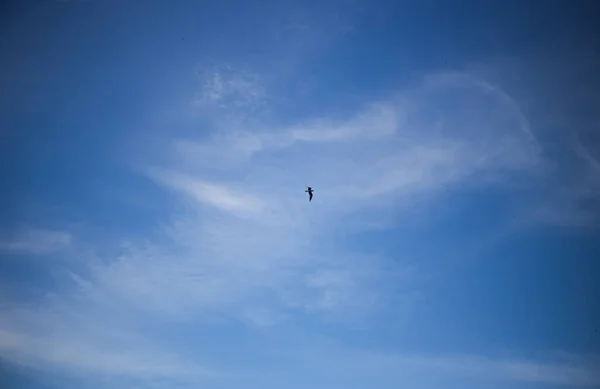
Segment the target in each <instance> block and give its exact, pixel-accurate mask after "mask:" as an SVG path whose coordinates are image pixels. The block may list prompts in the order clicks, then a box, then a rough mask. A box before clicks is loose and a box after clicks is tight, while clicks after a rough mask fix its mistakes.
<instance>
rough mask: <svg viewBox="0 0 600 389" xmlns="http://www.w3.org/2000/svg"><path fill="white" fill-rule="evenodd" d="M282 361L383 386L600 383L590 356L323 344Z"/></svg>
mask: <svg viewBox="0 0 600 389" xmlns="http://www.w3.org/2000/svg"><path fill="white" fill-rule="evenodd" d="M282 357H283V355H282ZM287 357H290V358H291V360H292V361H294V363H298V364H301V365H302V366H304V367H305V368H307V369H311V370H312V371H313V374H319V373H321V374H326V375H331V376H337V375H340V376H344V377H345V378H346V379H348V380H349V381H352V380H355V379H359V378H360V379H370V380H373V381H372V382H377V383H379V381H381V385H383V387H386V385H389V384H390V383H391V382H393V383H397V382H403V383H405V384H407V385H417V384H419V385H423V382H424V381H427V378H431V377H438V378H439V379H440V382H443V380H445V379H449V378H450V379H451V378H467V379H469V378H470V379H479V380H481V379H484V380H494V381H496V382H501V383H502V382H503V383H506V384H508V383H509V382H512V383H513V384H515V383H519V382H521V383H538V384H547V385H566V386H581V387H595V386H597V385H598V384H600V374H599V373H598V371H599V370H598V367H599V366H600V365H599V363H600V360H599V359H598V357H595V356H589V357H587V358H581V357H577V358H575V357H574V356H567V357H566V358H565V355H563V357H562V358H538V359H527V358H515V357H505V358H502V357H498V358H490V357H484V356H477V355H466V354H463V355H457V354H454V355H453V354H436V355H427V354H410V353H408V354H402V353H396V354H394V353H381V352H373V351H367V350H357V349H350V348H347V347H338V346H336V345H335V344H332V343H330V342H329V343H321V344H319V345H318V347H316V348H314V349H311V348H304V349H303V350H302V351H292V352H289V353H288V354H287ZM332 360H335V361H336V364H335V366H332V365H331V364H327V361H332ZM325 366H327V367H325ZM324 369H326V370H327V371H324ZM425 387H428V386H427V385H426V386H425ZM436 387H437V386H436Z"/></svg>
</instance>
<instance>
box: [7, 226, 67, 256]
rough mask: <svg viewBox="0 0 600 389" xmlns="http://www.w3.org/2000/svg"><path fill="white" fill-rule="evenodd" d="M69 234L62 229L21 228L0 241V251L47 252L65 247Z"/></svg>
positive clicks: (36, 253) (38, 253) (35, 253)
mask: <svg viewBox="0 0 600 389" xmlns="http://www.w3.org/2000/svg"><path fill="white" fill-rule="evenodd" d="M70 244H71V235H70V234H69V233H67V232H64V231H54V230H48V229H36V228H21V229H19V230H15V231H13V233H12V234H10V235H9V236H8V237H5V238H4V239H3V240H2V241H0V251H5V252H9V253H21V254H34V255H40V254H48V253H52V252H56V251H60V250H62V249H65V248H66V247H68V246H69V245H70Z"/></svg>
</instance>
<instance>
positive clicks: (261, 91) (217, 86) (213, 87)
mask: <svg viewBox="0 0 600 389" xmlns="http://www.w3.org/2000/svg"><path fill="white" fill-rule="evenodd" d="M198 76H199V79H200V82H201V88H200V92H199V93H198V95H197V98H196V99H195V100H194V104H195V105H196V106H198V107H201V108H211V107H212V108H221V109H223V108H225V109H244V110H249V111H254V110H256V109H258V108H259V107H260V106H261V105H263V104H264V103H265V99H266V97H267V95H266V90H265V88H264V86H263V84H262V83H261V82H260V79H259V77H258V75H256V74H253V73H251V72H249V71H242V70H239V69H234V68H232V67H231V66H228V65H216V66H211V67H208V68H205V69H200V70H199V71H198Z"/></svg>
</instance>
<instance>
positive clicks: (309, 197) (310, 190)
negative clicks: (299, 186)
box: [305, 186, 313, 202]
mask: <svg viewBox="0 0 600 389" xmlns="http://www.w3.org/2000/svg"><path fill="white" fill-rule="evenodd" d="M307 188H308V189H306V190H305V192H308V201H309V202H310V201H312V196H313V190H312V188H311V187H310V186H307Z"/></svg>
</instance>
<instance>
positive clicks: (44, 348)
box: [0, 294, 216, 383]
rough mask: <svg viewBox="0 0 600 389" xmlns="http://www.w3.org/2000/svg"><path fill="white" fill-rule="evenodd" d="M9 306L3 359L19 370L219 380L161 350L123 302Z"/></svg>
mask: <svg viewBox="0 0 600 389" xmlns="http://www.w3.org/2000/svg"><path fill="white" fill-rule="evenodd" d="M105 297H106V296H105ZM4 305H5V306H4V309H3V310H2V314H1V315H0V358H1V359H2V360H4V361H5V362H9V363H11V364H13V365H17V366H20V367H26V368H32V369H35V370H38V371H42V372H47V373H50V372H52V373H60V374H63V375H66V376H87V377H86V378H88V379H89V378H90V377H96V378H99V377H105V378H110V379H119V378H121V379H122V378H128V379H133V380H137V381H138V382H151V381H153V380H155V379H169V380H171V381H174V382H191V383H194V382H195V383H197V382H199V380H201V379H204V378H207V377H214V376H215V374H216V372H215V371H213V370H212V369H209V368H206V367H205V366H202V365H200V364H198V363H197V362H192V361H189V360H185V359H183V358H181V356H179V355H177V354H176V353H173V352H169V351H168V350H164V345H163V347H162V348H163V349H161V344H160V343H159V342H157V340H156V338H155V339H147V338H146V336H145V335H144V333H145V332H144V331H142V332H140V330H141V328H140V326H139V324H136V321H135V319H134V316H133V315H131V314H127V313H126V312H125V311H124V308H126V306H124V305H123V304H122V303H119V301H118V300H112V301H111V304H110V305H108V304H102V302H101V301H97V300H94V299H91V298H90V296H85V295H81V294H75V295H72V297H67V296H66V295H63V294H61V295H56V294H55V295H48V296H46V297H44V298H43V300H42V301H39V302H37V303H36V304H31V303H29V304H27V303H22V304H12V306H9V307H6V304H4ZM146 333H147V331H146ZM89 375H91V376H89ZM91 381H92V382H93V381H94V380H91Z"/></svg>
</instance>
